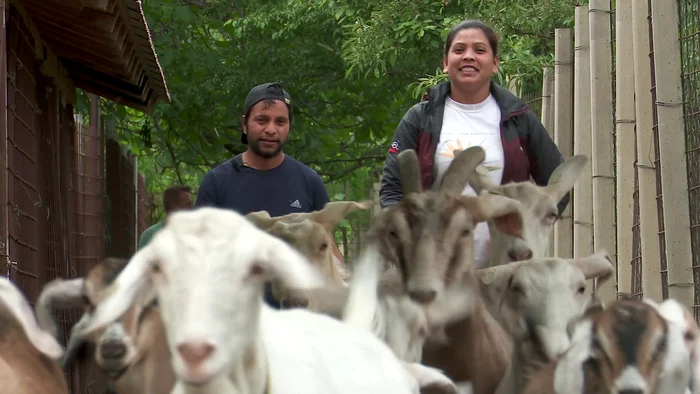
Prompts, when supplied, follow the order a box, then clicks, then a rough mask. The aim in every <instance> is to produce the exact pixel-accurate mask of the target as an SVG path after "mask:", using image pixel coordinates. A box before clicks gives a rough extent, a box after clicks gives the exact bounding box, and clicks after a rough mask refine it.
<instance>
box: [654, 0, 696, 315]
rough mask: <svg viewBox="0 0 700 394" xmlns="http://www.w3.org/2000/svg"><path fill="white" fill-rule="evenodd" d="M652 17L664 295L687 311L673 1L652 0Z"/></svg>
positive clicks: (686, 215)
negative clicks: (666, 289)
mask: <svg viewBox="0 0 700 394" xmlns="http://www.w3.org/2000/svg"><path fill="white" fill-rule="evenodd" d="M651 15H652V19H651V23H652V31H653V33H654V34H653V37H652V39H653V44H654V68H655V72H654V74H655V76H656V81H655V85H656V103H655V105H656V114H657V119H658V127H659V154H660V159H661V166H660V167H661V168H660V170H661V187H662V190H663V203H662V204H663V205H662V206H663V220H664V221H663V223H664V229H665V230H666V231H665V235H664V236H665V240H666V261H667V264H668V267H667V269H668V287H669V289H668V295H669V297H671V298H675V299H676V300H678V301H679V302H681V303H682V304H683V305H685V306H686V307H688V308H692V307H693V299H694V284H693V270H692V257H691V253H692V251H691V246H690V207H689V204H688V177H687V174H688V172H687V168H686V156H685V155H686V147H685V127H684V124H683V92H682V89H681V59H680V44H679V42H678V29H677V28H676V27H677V26H678V6H677V4H676V2H675V1H673V0H652V1H651ZM669 27H671V28H669Z"/></svg>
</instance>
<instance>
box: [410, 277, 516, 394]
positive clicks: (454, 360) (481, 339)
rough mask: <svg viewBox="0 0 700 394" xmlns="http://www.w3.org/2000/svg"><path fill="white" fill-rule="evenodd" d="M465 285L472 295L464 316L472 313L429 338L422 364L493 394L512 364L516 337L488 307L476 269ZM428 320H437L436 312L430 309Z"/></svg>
mask: <svg viewBox="0 0 700 394" xmlns="http://www.w3.org/2000/svg"><path fill="white" fill-rule="evenodd" d="M463 285H464V286H465V288H467V289H470V290H468V293H467V294H471V295H470V296H469V301H468V302H469V303H470V305H468V306H467V307H464V308H460V309H461V312H460V315H461V316H463V315H464V314H465V313H464V311H469V313H468V314H467V316H464V317H460V318H458V319H456V321H452V322H448V323H447V324H445V325H444V326H443V327H442V332H443V336H442V338H435V337H433V336H431V337H429V338H428V340H427V341H426V344H425V346H424V347H423V359H422V363H423V364H425V365H428V366H431V367H434V368H437V369H440V370H442V371H443V372H444V373H445V374H446V375H447V376H448V377H449V378H450V379H452V380H453V381H454V382H455V383H461V382H470V383H471V385H472V389H473V393H474V394H492V393H494V392H495V390H496V388H497V387H498V385H499V383H500V382H501V380H502V379H503V377H504V376H505V374H506V371H507V369H508V367H509V365H510V359H511V355H512V352H513V344H512V340H511V338H510V336H509V335H508V334H507V333H506V331H505V330H504V329H503V327H502V326H501V325H500V324H498V322H497V321H496V320H495V319H494V318H493V316H492V315H491V313H490V312H489V311H488V310H487V309H486V306H485V305H484V302H483V300H482V298H481V294H480V291H479V289H478V287H477V284H476V278H475V277H474V273H473V269H472V270H469V271H468V272H467V273H465V277H464V279H463ZM444 305H448V303H445V304H444ZM460 315H455V314H452V316H460ZM428 320H429V323H434V322H435V313H430V312H429V313H428ZM432 330H433V329H432V328H431V332H432Z"/></svg>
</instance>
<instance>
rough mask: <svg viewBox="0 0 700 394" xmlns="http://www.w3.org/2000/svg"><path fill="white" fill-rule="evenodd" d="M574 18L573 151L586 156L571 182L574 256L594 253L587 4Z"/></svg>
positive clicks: (587, 288)
mask: <svg viewBox="0 0 700 394" xmlns="http://www.w3.org/2000/svg"><path fill="white" fill-rule="evenodd" d="M574 18H575V22H574V23H575V28H574V45H575V46H574V86H575V87H576V89H575V90H574V154H577V155H586V156H588V164H587V165H586V167H585V168H584V170H583V172H582V173H581V176H580V177H579V178H578V181H577V182H576V184H575V185H574V257H579V256H589V255H591V254H593V183H592V180H591V174H592V173H591V160H592V156H593V155H592V152H591V52H590V44H589V37H588V35H589V33H588V7H586V6H578V7H576V10H575V13H574ZM594 287H595V283H594V281H593V279H591V280H590V281H589V285H588V286H586V291H588V292H592V291H593V288H594ZM589 294H590V293H589Z"/></svg>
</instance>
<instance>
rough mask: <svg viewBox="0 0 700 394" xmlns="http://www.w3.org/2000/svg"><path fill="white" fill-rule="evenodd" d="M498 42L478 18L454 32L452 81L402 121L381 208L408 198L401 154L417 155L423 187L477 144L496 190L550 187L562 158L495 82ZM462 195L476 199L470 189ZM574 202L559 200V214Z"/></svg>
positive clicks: (482, 241)
mask: <svg viewBox="0 0 700 394" xmlns="http://www.w3.org/2000/svg"><path fill="white" fill-rule="evenodd" d="M498 61H499V58H498V37H497V36H496V33H495V32H494V31H493V29H492V28H491V27H490V26H488V25H486V24H484V23H482V22H480V21H476V20H468V21H464V22H462V23H460V24H459V25H457V26H455V27H454V28H453V29H452V30H451V31H450V32H449V34H448V35H447V40H446V42H445V55H444V58H443V71H444V72H445V73H447V74H448V75H449V81H447V82H444V83H441V84H439V85H437V86H435V87H433V88H431V89H430V90H429V91H428V93H427V94H426V95H425V96H424V97H423V101H421V102H420V103H417V104H415V105H414V106H413V107H411V109H409V110H408V111H407V112H406V114H405V115H404V116H403V119H401V122H400V123H399V126H398V127H397V129H396V132H395V133H394V138H393V142H392V144H391V147H390V148H389V153H388V155H387V159H386V164H385V166H384V177H383V179H382V182H381V189H380V192H379V196H380V204H381V206H382V208H385V207H388V206H390V205H393V204H395V203H397V202H399V201H400V200H401V199H402V198H403V193H402V190H401V180H400V178H399V168H398V163H397V160H396V155H397V154H398V153H399V152H400V151H402V150H405V149H413V150H415V151H416V153H418V157H419V161H420V170H421V179H422V182H423V188H424V189H428V188H431V187H433V185H435V184H438V183H439V182H440V180H441V178H442V175H443V173H444V171H445V170H446V169H447V166H448V165H449V164H450V162H452V159H453V158H454V154H453V153H452V152H453V150H454V149H466V148H468V147H470V146H474V145H479V146H481V147H482V148H484V150H485V151H486V160H485V162H484V164H485V165H487V166H489V167H492V171H491V172H490V176H491V179H492V180H493V182H494V183H495V184H505V183H509V182H522V181H528V180H530V177H532V179H534V180H535V182H536V183H537V184H538V185H545V184H547V181H548V180H549V177H550V175H551V174H552V172H553V171H554V169H555V168H556V167H557V166H559V164H561V163H562V162H563V157H562V155H561V153H560V152H559V150H558V149H557V146H556V145H555V144H554V142H553V141H552V139H551V138H550V136H549V134H548V133H547V130H545V128H544V127H543V126H542V123H540V121H539V120H538V119H537V116H536V115H535V113H534V112H532V111H531V110H530V109H529V108H528V106H527V105H526V104H525V103H524V102H523V101H522V100H520V99H519V98H518V97H516V96H515V95H513V94H512V93H510V92H509V91H508V90H507V89H505V88H503V87H502V86H500V85H498V84H496V83H494V82H493V81H492V80H491V77H492V75H493V74H495V73H497V72H498ZM464 194H465V195H475V193H474V190H473V189H472V188H471V187H470V186H467V187H466V188H465V190H464ZM568 202H569V195H568V194H567V195H566V196H565V197H564V198H562V200H561V201H560V202H559V205H558V208H559V214H561V213H562V211H563V210H564V208H565V207H566V205H567V204H568ZM488 239H489V233H488V226H487V225H486V223H480V224H479V225H478V226H477V228H476V229H475V232H474V247H475V264H476V267H477V268H478V267H482V266H483V265H484V264H485V262H486V260H487V256H488Z"/></svg>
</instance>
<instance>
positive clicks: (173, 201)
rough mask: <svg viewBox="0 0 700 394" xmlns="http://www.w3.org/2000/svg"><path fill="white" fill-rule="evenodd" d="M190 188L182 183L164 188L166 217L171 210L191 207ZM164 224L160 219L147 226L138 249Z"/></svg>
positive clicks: (149, 240) (146, 243)
mask: <svg viewBox="0 0 700 394" xmlns="http://www.w3.org/2000/svg"><path fill="white" fill-rule="evenodd" d="M191 190H192V189H191V188H190V187H189V186H182V185H177V186H171V187H169V188H167V189H165V191H164V192H163V207H165V216H166V217H167V216H168V215H170V214H171V213H173V212H176V211H179V210H186V209H191V208H192V197H191V196H190V191H191ZM164 224H165V221H164V220H161V221H160V222H158V223H156V224H154V225H152V226H151V227H149V228H147V229H146V230H145V231H144V232H143V234H141V238H140V239H139V249H141V248H143V247H144V246H146V245H148V243H149V242H151V239H152V238H153V234H155V233H156V232H158V231H159V230H160V229H162V228H163V225H164Z"/></svg>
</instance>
